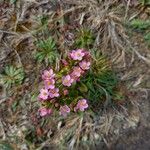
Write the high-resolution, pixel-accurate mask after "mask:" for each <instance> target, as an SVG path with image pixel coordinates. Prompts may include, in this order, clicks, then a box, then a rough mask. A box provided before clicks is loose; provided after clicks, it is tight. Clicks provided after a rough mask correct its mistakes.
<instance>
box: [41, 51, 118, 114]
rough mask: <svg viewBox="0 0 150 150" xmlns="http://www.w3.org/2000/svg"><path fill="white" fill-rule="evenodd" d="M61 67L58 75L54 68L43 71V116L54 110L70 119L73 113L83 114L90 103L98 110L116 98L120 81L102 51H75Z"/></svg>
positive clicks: (70, 53) (63, 61)
mask: <svg viewBox="0 0 150 150" xmlns="http://www.w3.org/2000/svg"><path fill="white" fill-rule="evenodd" d="M60 65H61V66H60V70H59V71H58V72H56V73H54V70H53V69H52V68H49V69H48V70H45V71H44V72H43V75H42V79H43V81H44V87H43V88H42V89H41V90H40V94H39V100H40V102H41V104H42V108H40V109H39V113H40V115H41V116H47V115H49V114H51V113H52V111H53V110H57V111H59V112H60V114H61V115H63V116H67V114H68V113H70V112H71V111H72V112H79V111H84V110H85V109H87V108H88V107H89V104H91V105H92V106H94V107H95V106H98V105H100V104H102V103H104V102H105V105H106V103H109V102H110V101H111V100H112V99H113V96H115V92H114V91H115V88H116V85H117V83H118V81H117V78H116V76H115V74H114V73H113V72H112V71H111V68H110V64H108V61H107V60H106V59H105V57H103V56H100V53H99V52H97V51H94V50H93V54H91V53H90V52H89V51H87V50H84V49H77V50H72V51H71V52H69V54H68V57H67V58H66V59H65V60H62V63H61V64H60ZM90 108H92V107H90Z"/></svg>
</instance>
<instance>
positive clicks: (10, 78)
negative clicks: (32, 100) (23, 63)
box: [0, 66, 25, 88]
mask: <svg viewBox="0 0 150 150" xmlns="http://www.w3.org/2000/svg"><path fill="white" fill-rule="evenodd" d="M24 75H25V74H24V71H23V68H22V67H19V68H16V67H14V66H6V68H5V70H4V73H3V74H0V81H1V82H2V83H3V84H4V85H5V86H6V87H7V88H10V87H11V86H12V85H13V84H21V83H22V81H23V79H24Z"/></svg>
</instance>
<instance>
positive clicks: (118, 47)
mask: <svg viewBox="0 0 150 150" xmlns="http://www.w3.org/2000/svg"><path fill="white" fill-rule="evenodd" d="M135 9H136V8H135ZM148 9H149V8H148ZM136 10H137V9H136ZM143 10H144V11H146V10H147V7H146V8H144V9H142V11H141V10H140V13H139V12H138V11H136V13H134V12H133V11H132V8H131V7H130V0H129V1H128V2H127V3H124V2H122V1H118V0H114V1H111V0H104V1H103V0H98V1H97V0H72V1H69V0H64V1H61V0H60V1H59V0H58V1H48V0H46V1H45V0H43V1H36V0H30V1H29V0H28V1H23V0H20V1H18V2H17V3H16V4H10V3H9V2H7V1H5V2H0V46H1V50H0V55H1V56H0V73H2V72H3V70H4V68H5V66H6V65H7V64H13V65H14V66H17V67H18V66H21V67H22V68H23V69H24V70H25V74H26V75H25V80H24V83H23V85H21V86H16V87H14V88H11V89H10V91H11V92H9V91H6V89H5V88H3V86H2V89H3V90H2V96H0V104H1V106H0V107H1V109H0V137H1V139H2V140H4V141H9V142H10V143H13V144H12V146H13V147H14V149H39V150H40V149H44V148H45V147H48V148H49V147H50V145H51V144H52V145H54V146H56V147H59V146H60V147H61V148H64V149H65V148H66V147H69V149H78V148H79V147H81V148H83V149H88V148H89V149H90V148H93V149H96V148H97V147H103V148H105V149H107V148H111V146H112V145H113V144H114V143H115V141H116V140H117V139H118V138H119V137H120V136H121V135H120V134H121V133H122V132H123V131H124V130H128V129H130V128H133V129H136V127H137V126H138V124H139V123H141V124H142V125H143V126H146V127H147V128H149V122H148V121H147V120H146V119H145V120H144V121H143V118H144V117H145V115H147V114H145V113H143V110H141V109H145V110H146V112H147V113H149V110H148V108H149V105H150V104H149V101H148V98H149V88H150V86H149V84H147V82H149V75H150V72H149V70H148V68H149V65H150V59H149V58H150V57H149V49H148V48H145V43H144V44H143V42H141V41H140V38H141V37H139V38H136V39H134V38H129V36H128V29H126V28H125V21H128V20H129V21H130V20H132V19H133V18H134V17H137V16H140V14H141V12H142V13H144V12H143ZM146 14H147V13H146ZM148 18H149V16H148V17H146V19H148ZM80 28H88V29H90V30H91V31H92V32H93V33H94V36H95V43H94V44H93V45H94V46H93V48H95V49H98V50H100V51H101V52H102V53H103V54H104V55H106V56H107V57H108V58H109V59H110V61H111V62H112V64H113V68H114V69H115V70H116V72H117V73H118V76H119V78H120V80H121V82H122V85H123V86H124V85H126V86H127V91H128V92H127V94H128V96H127V98H126V99H128V102H127V104H126V105H127V106H124V105H123V106H122V105H121V106H119V108H116V107H114V108H112V109H108V110H105V111H103V112H101V111H100V113H99V114H98V115H95V114H93V113H91V112H89V113H85V114H84V115H81V116H77V115H71V116H70V117H68V118H67V119H64V120H62V119H61V118H59V117H58V118H57V119H55V118H56V117H57V116H55V115H54V116H53V117H52V119H50V120H48V121H45V120H44V119H41V118H38V115H37V114H36V110H37V109H38V102H37V101H36V99H35V98H34V97H35V95H34V94H33V93H34V91H36V89H37V88H38V86H39V85H38V82H39V72H40V69H43V66H44V65H43V64H37V63H36V61H35V59H34V54H35V52H36V46H35V44H34V42H35V41H37V40H38V39H45V38H47V37H48V36H49V35H50V34H51V35H52V36H53V37H54V38H55V40H56V41H57V43H56V44H57V45H59V52H60V53H64V50H66V51H67V50H69V49H70V48H72V47H73V44H72V43H73V40H74V38H75V37H76V30H77V29H80ZM138 42H141V43H142V44H141V45H137V43H138ZM145 84H147V86H146V87H145ZM129 90H130V91H131V92H129ZM12 93H14V94H12ZM139 93H143V95H142V94H139ZM143 98H144V101H145V102H143V103H145V105H146V106H145V105H143V106H142V104H141V101H140V99H143ZM137 99H139V100H137ZM136 100H137V101H136ZM143 114H144V115H143ZM52 125H53V126H52ZM31 135H32V136H31ZM30 136H31V137H32V138H35V140H31V141H30V138H29V137H30ZM16 141H19V142H18V143H17V142H16ZM29 141H30V142H29ZM87 143H88V144H89V145H88V144H87ZM99 144H100V145H99ZM87 145H88V147H86V146H87ZM60 147H59V148H60Z"/></svg>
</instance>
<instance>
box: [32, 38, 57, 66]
mask: <svg viewBox="0 0 150 150" xmlns="http://www.w3.org/2000/svg"><path fill="white" fill-rule="evenodd" d="M36 45H37V47H38V51H37V52H36V54H35V58H36V59H37V61H39V62H43V61H44V62H45V63H46V65H49V64H53V63H54V62H55V60H56V58H57V57H58V52H57V48H56V43H55V41H54V40H53V39H52V38H51V37H49V38H48V39H47V40H40V41H37V43H36Z"/></svg>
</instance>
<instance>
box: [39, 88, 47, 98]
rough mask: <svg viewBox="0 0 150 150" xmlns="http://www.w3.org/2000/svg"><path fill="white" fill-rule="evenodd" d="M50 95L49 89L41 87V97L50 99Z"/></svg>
mask: <svg viewBox="0 0 150 150" xmlns="http://www.w3.org/2000/svg"><path fill="white" fill-rule="evenodd" d="M48 95H49V92H48V90H47V89H41V90H40V94H39V98H40V99H42V100H46V99H48Z"/></svg>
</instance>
